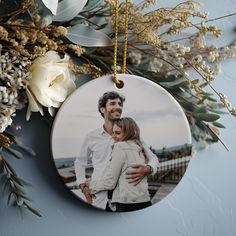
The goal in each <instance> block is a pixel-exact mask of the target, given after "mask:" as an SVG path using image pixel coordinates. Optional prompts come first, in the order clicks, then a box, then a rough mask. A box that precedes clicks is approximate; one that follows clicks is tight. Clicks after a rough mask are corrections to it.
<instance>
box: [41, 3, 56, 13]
mask: <svg viewBox="0 0 236 236" xmlns="http://www.w3.org/2000/svg"><path fill="white" fill-rule="evenodd" d="M42 2H43V4H44V5H45V6H46V7H47V8H48V9H49V10H50V11H51V12H52V14H53V15H56V13H57V8H58V0H42Z"/></svg>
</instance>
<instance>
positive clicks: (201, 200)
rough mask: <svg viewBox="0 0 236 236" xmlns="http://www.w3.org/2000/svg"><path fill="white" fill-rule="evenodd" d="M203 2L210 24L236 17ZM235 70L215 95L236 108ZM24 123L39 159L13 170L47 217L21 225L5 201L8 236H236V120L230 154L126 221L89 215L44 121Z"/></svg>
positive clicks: (227, 134)
mask: <svg viewBox="0 0 236 236" xmlns="http://www.w3.org/2000/svg"><path fill="white" fill-rule="evenodd" d="M162 2H163V1H162ZM171 2H174V1H171ZM202 2H203V3H204V7H205V9H206V10H207V11H208V12H210V18H214V17H217V16H222V15H225V14H228V13H232V12H235V11H236V2H235V1H234V0H224V1H218V2H217V3H216V1H213V0H207V1H202ZM171 5H172V4H171ZM215 23H216V24H218V25H221V26H222V27H223V28H224V36H223V37H222V38H221V39H220V40H219V44H221V45H222V44H224V43H228V42H230V41H231V40H232V39H234V38H236V33H235V31H234V29H235V26H236V16H233V17H230V18H226V19H223V20H221V21H217V22H215ZM235 65H236V61H235V60H234V61H228V62H225V63H224V66H223V68H222V73H221V74H220V76H219V77H218V79H217V80H216V82H215V88H216V89H218V90H219V91H223V92H224V93H226V94H227V95H228V98H229V99H230V101H232V103H233V105H234V106H236V102H235V101H236V95H235V89H236V81H235V74H236V67H235ZM17 122H18V124H21V125H22V131H19V136H21V138H22V139H23V140H24V141H25V143H26V144H28V145H30V146H32V147H33V148H34V149H35V150H36V152H37V157H35V158H30V157H26V158H24V159H22V160H20V161H18V160H13V159H12V160H11V163H12V165H13V166H14V167H15V169H16V171H17V172H18V174H19V176H21V177H22V178H24V179H26V180H28V181H29V182H31V184H32V187H28V188H27V192H28V194H29V196H30V197H31V198H32V199H33V203H32V204H33V205H34V206H35V207H37V208H39V209H41V212H42V214H43V218H38V217H35V216H33V215H31V214H30V213H27V212H26V213H24V214H23V216H22V217H21V215H20V214H19V212H18V211H17V210H16V208H13V207H9V206H6V201H7V199H6V198H4V199H3V198H1V200H0V235H1V236H8V235H9V236H16V235H22V236H23V235H24V236H32V235H34V236H41V235H68V236H74V235H83V236H87V235H89V236H91V235H99V236H100V235H103V236H110V235H114V236H118V235H119V236H122V235H124V236H126V235H127V236H128V235H135V236H143V235H147V234H150V235H161V236H175V235H189V236H199V235H201V236H222V235H226V236H234V235H236V183H235V179H236V171H235V168H236V157H235V154H236V145H235V137H236V118H233V117H231V116H228V115H225V116H224V117H223V118H222V119H221V122H222V123H224V124H225V125H226V126H227V129H225V130H223V131H222V134H221V137H222V139H223V140H224V142H225V143H226V144H227V146H228V148H229V149H230V151H229V152H227V151H226V150H225V149H224V148H223V146H222V145H221V144H220V143H219V144H215V145H212V146H210V147H209V148H208V149H207V150H205V151H202V152H198V154H197V155H196V156H195V158H194V159H193V160H192V161H191V162H190V164H189V167H188V169H187V171H186V174H185V176H184V178H183V179H182V181H181V182H180V183H179V185H178V186H177V187H176V188H175V189H174V191H172V192H171V194H169V195H168V197H166V198H165V199H163V200H162V201H161V202H160V203H158V204H155V205H154V206H152V207H149V208H146V209H144V210H142V211H140V212H130V213H120V214H119V213H118V214H113V213H110V214H109V213H107V212H102V211H98V210H94V208H89V207H87V205H85V204H83V203H81V202H80V201H78V200H77V199H76V198H75V197H74V196H72V195H71V194H70V193H69V191H67V190H66V189H65V188H64V187H63V185H62V183H61V181H60V180H59V178H58V177H57V175H56V170H55V168H54V164H53V160H52V157H51V154H50V129H49V127H48V125H47V124H46V122H44V120H43V119H42V118H41V117H40V116H39V115H33V116H32V119H31V120H30V122H26V121H25V113H23V112H22V113H18V114H17ZM1 196H2V195H1Z"/></svg>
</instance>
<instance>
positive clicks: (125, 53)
mask: <svg viewBox="0 0 236 236" xmlns="http://www.w3.org/2000/svg"><path fill="white" fill-rule="evenodd" d="M115 1H116V2H115V38H114V60H113V67H114V71H113V74H114V78H113V80H114V82H115V84H116V86H117V87H118V88H122V87H123V83H122V81H121V80H118V78H117V48H118V31H119V0H115ZM128 14H129V8H128V0H126V1H125V30H124V51H123V66H122V74H125V73H126V59H127V44H128Z"/></svg>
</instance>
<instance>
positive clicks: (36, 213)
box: [24, 202, 42, 217]
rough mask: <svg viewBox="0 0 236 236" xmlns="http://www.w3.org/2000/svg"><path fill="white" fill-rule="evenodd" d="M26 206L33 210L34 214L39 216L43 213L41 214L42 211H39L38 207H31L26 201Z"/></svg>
mask: <svg viewBox="0 0 236 236" xmlns="http://www.w3.org/2000/svg"><path fill="white" fill-rule="evenodd" d="M24 207H26V208H27V209H28V210H29V211H31V212H32V213H33V214H35V215H37V216H39V217H42V215H41V214H40V212H39V210H38V209H36V208H33V207H31V206H30V205H28V204H26V203H25V202H24Z"/></svg>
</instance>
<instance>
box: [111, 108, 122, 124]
mask: <svg viewBox="0 0 236 236" xmlns="http://www.w3.org/2000/svg"><path fill="white" fill-rule="evenodd" d="M115 112H118V113H119V117H114V116H113V115H112V114H113V113H115ZM121 113H122V110H121V109H112V110H111V111H110V112H109V114H108V119H109V120H110V121H112V122H113V121H115V120H119V119H120V117H121Z"/></svg>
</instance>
